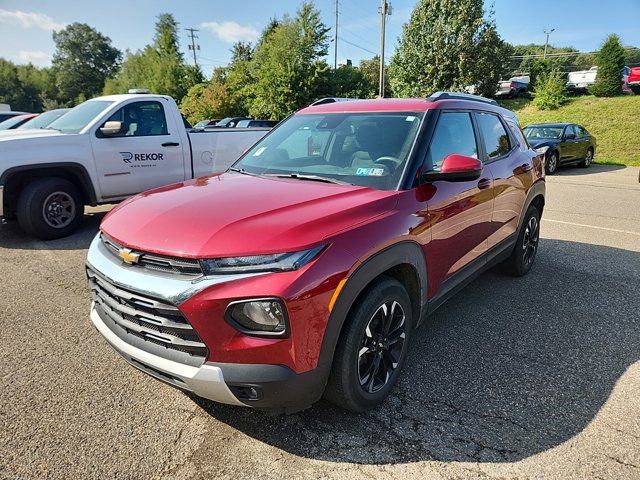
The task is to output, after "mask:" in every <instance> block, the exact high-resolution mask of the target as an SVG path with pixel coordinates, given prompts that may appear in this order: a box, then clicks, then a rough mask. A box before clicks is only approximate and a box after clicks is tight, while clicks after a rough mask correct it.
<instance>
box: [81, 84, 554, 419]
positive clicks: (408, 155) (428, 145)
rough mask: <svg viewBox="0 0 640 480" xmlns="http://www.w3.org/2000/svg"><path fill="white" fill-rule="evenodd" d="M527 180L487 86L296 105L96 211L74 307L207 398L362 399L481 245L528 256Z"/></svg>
mask: <svg viewBox="0 0 640 480" xmlns="http://www.w3.org/2000/svg"><path fill="white" fill-rule="evenodd" d="M544 185H545V184H544V172H543V159H542V156H541V155H539V154H537V153H536V152H535V151H533V150H532V149H531V148H530V146H529V144H528V143H527V142H526V140H525V139H524V137H523V135H522V132H521V131H520V128H519V126H518V121H517V118H516V115H515V114H514V113H513V112H511V111H509V110H506V109H504V108H501V107H499V106H498V104H497V103H496V102H495V101H493V100H487V99H485V98H482V97H474V96H469V95H464V94H451V93H438V94H435V95H432V96H431V97H429V98H426V99H376V100H360V101H357V100H356V101H350V102H343V103H335V102H334V103H326V104H322V105H317V106H311V107H307V108H304V109H302V110H300V111H298V112H297V113H295V114H294V115H293V116H291V117H289V118H288V119H287V120H286V121H284V122H282V123H281V124H280V125H279V126H278V127H277V128H275V129H274V130H272V132H271V133H270V134H269V135H267V136H265V137H264V138H263V139H262V140H261V141H259V142H258V143H257V144H256V145H254V146H253V147H252V148H250V149H249V150H248V151H247V152H246V153H245V154H244V155H243V156H242V158H241V159H240V160H239V161H238V162H237V163H235V164H234V165H233V167H232V168H231V169H230V170H228V171H227V172H225V173H223V174H220V175H213V176H207V177H202V178H198V179H195V180H190V181H185V182H179V183H176V184H173V185H169V186H166V187H163V188H158V189H155V190H151V191H148V192H145V193H142V194H140V195H137V196H135V197H133V198H131V199H130V200H128V201H127V202H123V203H122V204H120V205H119V206H118V207H116V208H115V209H113V210H112V211H111V212H110V213H109V214H108V215H107V216H106V217H105V218H104V220H103V222H102V224H101V226H100V232H99V234H98V235H97V236H96V237H95V238H94V240H93V242H92V243H91V246H90V248H89V252H88V256H87V263H86V265H87V275H88V279H89V284H90V287H91V290H92V293H93V303H92V305H91V313H90V317H91V321H92V323H93V325H94V326H95V327H96V328H97V330H98V331H99V332H100V334H101V335H102V336H103V337H104V338H105V339H106V340H107V342H108V343H109V344H110V345H111V346H112V347H113V348H114V349H115V350H116V351H117V352H118V353H119V354H120V355H122V356H123V357H124V359H125V360H126V361H127V362H128V363H130V364H131V365H132V366H134V367H135V368H138V369H139V370H141V371H143V372H145V373H147V374H149V375H151V376H153V377H155V378H156V379H159V380H161V381H164V382H166V383H168V384H170V385H173V386H175V387H178V388H180V389H183V390H187V391H190V392H193V393H195V394H197V395H199V396H202V397H205V398H208V399H211V400H215V401H218V402H222V403H228V404H232V405H240V406H249V407H254V408H259V409H267V410H276V411H285V412H291V411H295V410H299V409H303V408H306V407H308V406H310V405H311V404H313V403H314V402H316V401H318V400H319V399H320V398H321V397H322V396H323V395H324V396H325V397H326V398H328V399H329V400H330V401H332V402H334V403H335V404H337V405H339V406H340V407H343V408H345V409H348V410H352V411H363V410H367V409H371V408H374V407H376V406H377V405H379V404H380V403H381V402H382V401H383V400H384V399H385V397H386V396H387V395H388V394H389V393H390V391H391V389H392V388H393V385H394V384H395V383H396V381H397V379H398V376H399V374H400V371H401V369H402V368H403V366H404V364H405V359H406V357H407V352H408V350H409V343H410V341H411V340H412V337H413V335H414V334H415V329H416V327H417V326H418V325H420V324H421V323H423V322H424V321H425V319H426V318H427V315H429V314H430V313H432V312H434V311H435V310H436V309H437V308H438V307H439V306H440V305H442V304H443V303H444V302H445V301H446V300H447V299H448V298H450V297H451V296H453V295H454V293H455V292H456V291H458V290H459V289H460V288H461V287H462V286H464V285H465V284H466V283H468V282H470V281H471V280H472V279H473V278H475V276H477V275H478V274H479V273H480V272H482V271H484V270H486V269H487V268H489V267H491V266H493V265H495V264H497V263H499V262H506V266H507V267H508V269H509V270H510V271H511V272H512V273H513V274H514V275H516V276H521V275H525V274H526V273H527V272H529V270H530V269H531V267H532V265H533V263H534V260H535V257H536V252H537V249H538V242H539V238H540V237H539V226H540V218H541V215H542V213H543V209H544V204H545V197H544V195H545V186H544ZM523 288H525V289H526V287H523ZM524 291H525V290H523V292H524ZM443 381H446V379H444V380H443ZM111 393H112V392H106V394H111Z"/></svg>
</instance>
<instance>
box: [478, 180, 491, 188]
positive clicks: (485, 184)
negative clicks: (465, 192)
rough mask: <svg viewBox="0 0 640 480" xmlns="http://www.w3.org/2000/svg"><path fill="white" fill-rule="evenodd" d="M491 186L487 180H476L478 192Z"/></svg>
mask: <svg viewBox="0 0 640 480" xmlns="http://www.w3.org/2000/svg"><path fill="white" fill-rule="evenodd" d="M490 186H491V180H489V179H488V178H481V179H480V180H478V188H479V189H480V190H484V189H486V188H489V187H490Z"/></svg>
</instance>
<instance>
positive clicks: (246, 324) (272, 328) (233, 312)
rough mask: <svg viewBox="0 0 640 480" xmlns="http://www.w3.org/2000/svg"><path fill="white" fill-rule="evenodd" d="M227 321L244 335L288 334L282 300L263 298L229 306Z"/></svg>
mask: <svg viewBox="0 0 640 480" xmlns="http://www.w3.org/2000/svg"><path fill="white" fill-rule="evenodd" d="M226 318H227V321H229V323H231V324H232V325H233V326H234V327H235V328H237V329H238V330H240V331H241V332H242V333H246V334H248V335H259V336H284V335H286V334H287V317H286V311H285V308H284V305H283V304H282V302H281V301H280V300H277V299H271V298H262V299H256V300H248V301H242V302H236V303H232V304H231V305H229V308H228V309H227V315H226Z"/></svg>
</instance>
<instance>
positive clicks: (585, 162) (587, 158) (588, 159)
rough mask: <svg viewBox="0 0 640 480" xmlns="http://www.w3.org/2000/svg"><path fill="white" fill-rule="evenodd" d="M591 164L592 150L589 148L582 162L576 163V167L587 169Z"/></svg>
mask: <svg viewBox="0 0 640 480" xmlns="http://www.w3.org/2000/svg"><path fill="white" fill-rule="evenodd" d="M592 162H593V148H591V147H589V149H588V150H587V154H586V155H585V157H584V158H583V159H582V161H581V162H580V163H578V165H579V166H581V167H582V168H589V166H590V165H591V163H592Z"/></svg>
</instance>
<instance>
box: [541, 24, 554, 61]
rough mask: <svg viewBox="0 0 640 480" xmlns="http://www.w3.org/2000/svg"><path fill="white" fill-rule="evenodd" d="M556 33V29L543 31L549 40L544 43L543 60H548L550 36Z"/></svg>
mask: <svg viewBox="0 0 640 480" xmlns="http://www.w3.org/2000/svg"><path fill="white" fill-rule="evenodd" d="M555 31H556V29H555V28H552V29H551V30H543V32H544V34H545V35H546V36H547V40H546V41H545V42H544V55H543V56H542V58H544V59H546V58H547V47H548V46H549V35H551V34H552V33H553V32H555Z"/></svg>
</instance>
